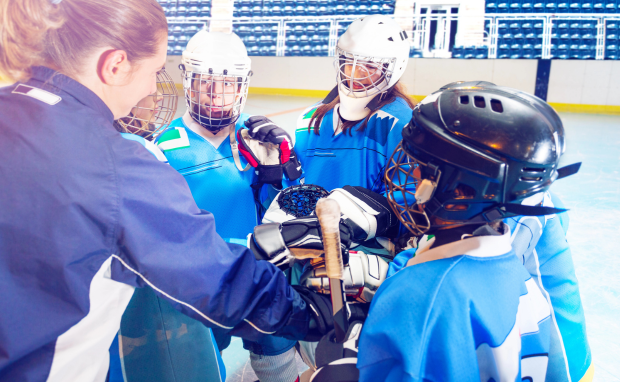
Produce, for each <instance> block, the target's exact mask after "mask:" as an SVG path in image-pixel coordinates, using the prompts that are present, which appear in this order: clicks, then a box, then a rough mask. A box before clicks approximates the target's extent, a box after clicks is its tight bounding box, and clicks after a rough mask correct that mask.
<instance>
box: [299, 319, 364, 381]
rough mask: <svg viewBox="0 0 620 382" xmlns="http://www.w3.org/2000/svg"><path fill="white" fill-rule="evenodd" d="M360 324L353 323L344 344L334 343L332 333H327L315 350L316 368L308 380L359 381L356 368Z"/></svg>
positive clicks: (333, 334) (360, 330)
mask: <svg viewBox="0 0 620 382" xmlns="http://www.w3.org/2000/svg"><path fill="white" fill-rule="evenodd" d="M362 325H363V324H362V323H361V322H353V323H352V324H351V325H350V326H349V331H348V332H347V334H346V336H345V342H344V343H341V344H339V343H336V341H335V337H336V335H335V333H334V331H333V330H332V331H330V332H329V333H327V334H326V335H325V336H323V338H321V341H320V342H319V345H318V346H317V348H316V357H315V359H316V367H317V369H318V370H317V371H316V372H314V374H313V375H312V377H310V380H311V381H313V382H354V381H357V380H358V379H359V370H358V369H357V367H356V364H357V353H358V343H359V337H360V333H361V332H362Z"/></svg>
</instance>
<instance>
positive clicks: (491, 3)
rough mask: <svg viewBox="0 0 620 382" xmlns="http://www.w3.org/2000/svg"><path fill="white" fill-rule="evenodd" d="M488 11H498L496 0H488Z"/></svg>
mask: <svg viewBox="0 0 620 382" xmlns="http://www.w3.org/2000/svg"><path fill="white" fill-rule="evenodd" d="M486 12H487V13H497V4H496V3H495V1H493V0H491V1H487V3H486Z"/></svg>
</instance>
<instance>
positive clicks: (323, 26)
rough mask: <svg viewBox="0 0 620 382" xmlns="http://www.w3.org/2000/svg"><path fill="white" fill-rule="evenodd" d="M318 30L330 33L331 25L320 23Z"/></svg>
mask: <svg viewBox="0 0 620 382" xmlns="http://www.w3.org/2000/svg"><path fill="white" fill-rule="evenodd" d="M317 32H318V33H319V34H321V35H329V26H327V25H325V24H319V26H318V28H317Z"/></svg>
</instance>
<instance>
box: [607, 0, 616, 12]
mask: <svg viewBox="0 0 620 382" xmlns="http://www.w3.org/2000/svg"><path fill="white" fill-rule="evenodd" d="M605 13H616V1H615V0H607V2H606V4H605Z"/></svg>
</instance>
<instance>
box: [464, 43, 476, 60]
mask: <svg viewBox="0 0 620 382" xmlns="http://www.w3.org/2000/svg"><path fill="white" fill-rule="evenodd" d="M475 57H476V47H475V46H474V45H470V46H466V47H465V50H464V51H463V58H466V59H470V58H475Z"/></svg>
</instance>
